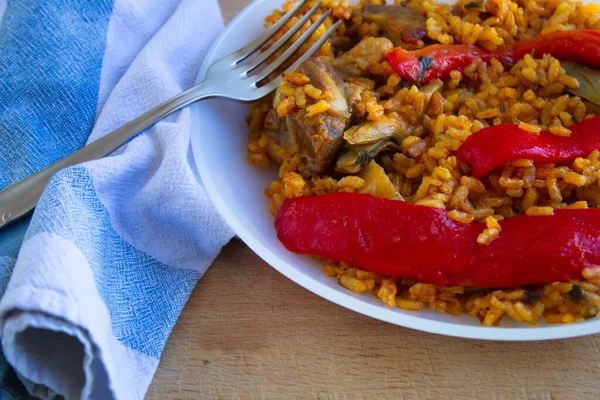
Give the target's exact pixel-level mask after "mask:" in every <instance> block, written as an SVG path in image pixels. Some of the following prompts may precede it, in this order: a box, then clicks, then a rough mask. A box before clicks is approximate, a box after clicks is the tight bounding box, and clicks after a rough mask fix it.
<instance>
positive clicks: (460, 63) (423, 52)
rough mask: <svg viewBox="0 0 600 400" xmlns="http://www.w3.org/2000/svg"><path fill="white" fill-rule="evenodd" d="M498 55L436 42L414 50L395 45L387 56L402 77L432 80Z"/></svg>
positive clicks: (418, 80)
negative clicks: (477, 60)
mask: <svg viewBox="0 0 600 400" xmlns="http://www.w3.org/2000/svg"><path fill="white" fill-rule="evenodd" d="M499 54H500V53H499V52H497V51H490V50H486V49H484V48H482V47H478V46H471V45H466V44H456V45H454V44H433V45H430V46H427V47H423V48H422V49H419V50H412V51H409V50H405V49H403V48H402V47H396V48H393V49H392V50H390V51H389V52H388V53H387V54H386V58H387V60H388V62H389V63H390V65H391V66H392V69H393V70H394V72H396V74H398V75H399V76H400V77H401V78H404V79H408V80H410V81H413V82H421V83H429V82H430V81H432V80H434V79H437V78H442V79H443V78H445V77H447V76H448V75H450V72H452V71H454V70H458V71H462V70H464V69H465V68H466V67H468V66H469V65H470V64H471V63H472V62H473V60H475V59H477V58H481V59H482V60H483V61H485V62H487V61H489V60H491V59H492V58H499Z"/></svg>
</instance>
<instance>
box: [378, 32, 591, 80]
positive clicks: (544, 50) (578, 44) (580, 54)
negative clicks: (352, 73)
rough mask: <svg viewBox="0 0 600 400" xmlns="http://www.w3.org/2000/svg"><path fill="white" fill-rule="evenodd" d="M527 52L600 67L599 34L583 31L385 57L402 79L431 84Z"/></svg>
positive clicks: (429, 48)
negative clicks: (478, 64)
mask: <svg viewBox="0 0 600 400" xmlns="http://www.w3.org/2000/svg"><path fill="white" fill-rule="evenodd" d="M528 53H532V54H533V55H534V56H537V57H541V56H542V55H544V54H551V55H552V56H553V57H556V58H558V59H560V60H569V61H576V62H579V63H582V64H585V65H589V66H592V67H597V68H600V31H597V30H592V29H582V30H575V31H564V32H555V33H549V34H547V35H539V36H536V37H533V38H531V39H524V40H520V41H518V42H516V43H515V44H513V45H507V46H501V47H499V48H498V49H496V50H486V49H484V48H482V47H479V46H474V45H464V44H460V45H452V44H450V45H444V44H436V45H431V46H427V47H424V48H422V49H419V50H413V51H407V50H405V49H403V48H401V47H397V48H394V49H392V50H390V51H389V52H388V53H387V54H386V58H387V60H388V62H389V63H390V65H391V67H392V69H393V70H394V72H396V73H397V74H398V75H399V76H400V77H401V78H404V79H408V80H411V81H414V82H422V83H428V82H430V81H431V80H433V79H437V78H441V79H443V78H445V77H447V76H448V75H450V72H452V71H453V70H458V71H462V70H464V69H465V68H466V67H467V66H468V65H469V64H471V63H472V62H473V61H474V60H475V59H477V58H481V59H482V60H483V61H486V62H487V61H489V60H490V59H492V58H497V59H498V60H500V61H503V62H505V61H511V62H515V61H517V60H520V59H521V58H523V57H524V56H525V54H528Z"/></svg>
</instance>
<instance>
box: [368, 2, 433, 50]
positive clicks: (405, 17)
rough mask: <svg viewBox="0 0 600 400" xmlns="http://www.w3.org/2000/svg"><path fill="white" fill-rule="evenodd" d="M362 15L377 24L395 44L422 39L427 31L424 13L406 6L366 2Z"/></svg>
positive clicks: (399, 44) (400, 44)
mask: <svg viewBox="0 0 600 400" xmlns="http://www.w3.org/2000/svg"><path fill="white" fill-rule="evenodd" d="M363 17H364V19H365V21H367V22H374V23H375V24H377V26H378V27H379V28H380V29H381V30H382V31H383V32H384V34H385V36H387V37H388V38H389V39H390V40H391V41H392V42H393V43H394V45H395V46H402V45H403V44H406V43H410V42H412V41H414V40H418V39H422V38H423V37H424V36H425V34H426V33H427V27H426V22H427V20H426V18H425V15H423V14H421V13H420V12H418V11H417V10H413V9H412V8H409V7H406V6H401V5H383V6H377V5H374V4H367V5H365V6H364V7H363Z"/></svg>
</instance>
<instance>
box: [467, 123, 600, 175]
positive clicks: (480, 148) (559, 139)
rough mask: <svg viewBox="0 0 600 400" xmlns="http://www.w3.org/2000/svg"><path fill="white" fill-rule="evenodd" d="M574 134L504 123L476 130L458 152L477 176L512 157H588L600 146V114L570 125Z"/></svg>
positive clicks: (551, 159)
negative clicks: (522, 127)
mask: <svg viewBox="0 0 600 400" xmlns="http://www.w3.org/2000/svg"><path fill="white" fill-rule="evenodd" d="M569 129H570V130H571V136H569V137H563V136H556V135H553V134H552V133H550V132H549V131H542V132H540V133H539V134H536V133H531V132H527V131H525V130H523V129H520V128H519V127H518V126H517V125H512V124H504V125H497V126H492V127H489V128H484V129H482V130H480V131H478V132H475V133H474V134H472V135H471V136H469V138H467V140H465V142H464V143H463V144H462V146H460V147H459V149H458V152H457V156H458V158H459V159H460V160H462V161H465V162H468V163H469V164H471V167H472V174H473V176H474V177H475V178H478V179H479V178H482V177H483V176H485V175H486V174H487V173H488V172H490V171H492V170H493V169H495V168H498V167H501V166H503V165H505V164H507V163H509V162H511V161H514V160H519V159H524V158H526V159H530V160H533V162H535V163H539V164H548V163H559V162H565V161H571V160H574V159H575V158H577V157H585V156H587V155H589V154H590V153H591V152H592V151H594V150H596V149H600V117H593V118H588V119H585V120H583V121H581V122H579V123H577V124H574V125H571V126H570V127H569Z"/></svg>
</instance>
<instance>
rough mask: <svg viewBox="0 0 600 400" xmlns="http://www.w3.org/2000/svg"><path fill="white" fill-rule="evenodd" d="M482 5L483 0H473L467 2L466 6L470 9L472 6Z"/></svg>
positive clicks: (478, 6)
mask: <svg viewBox="0 0 600 400" xmlns="http://www.w3.org/2000/svg"><path fill="white" fill-rule="evenodd" d="M480 7H481V1H472V2H470V3H467V4H465V8H466V9H467V10H470V9H472V8H480Z"/></svg>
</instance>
